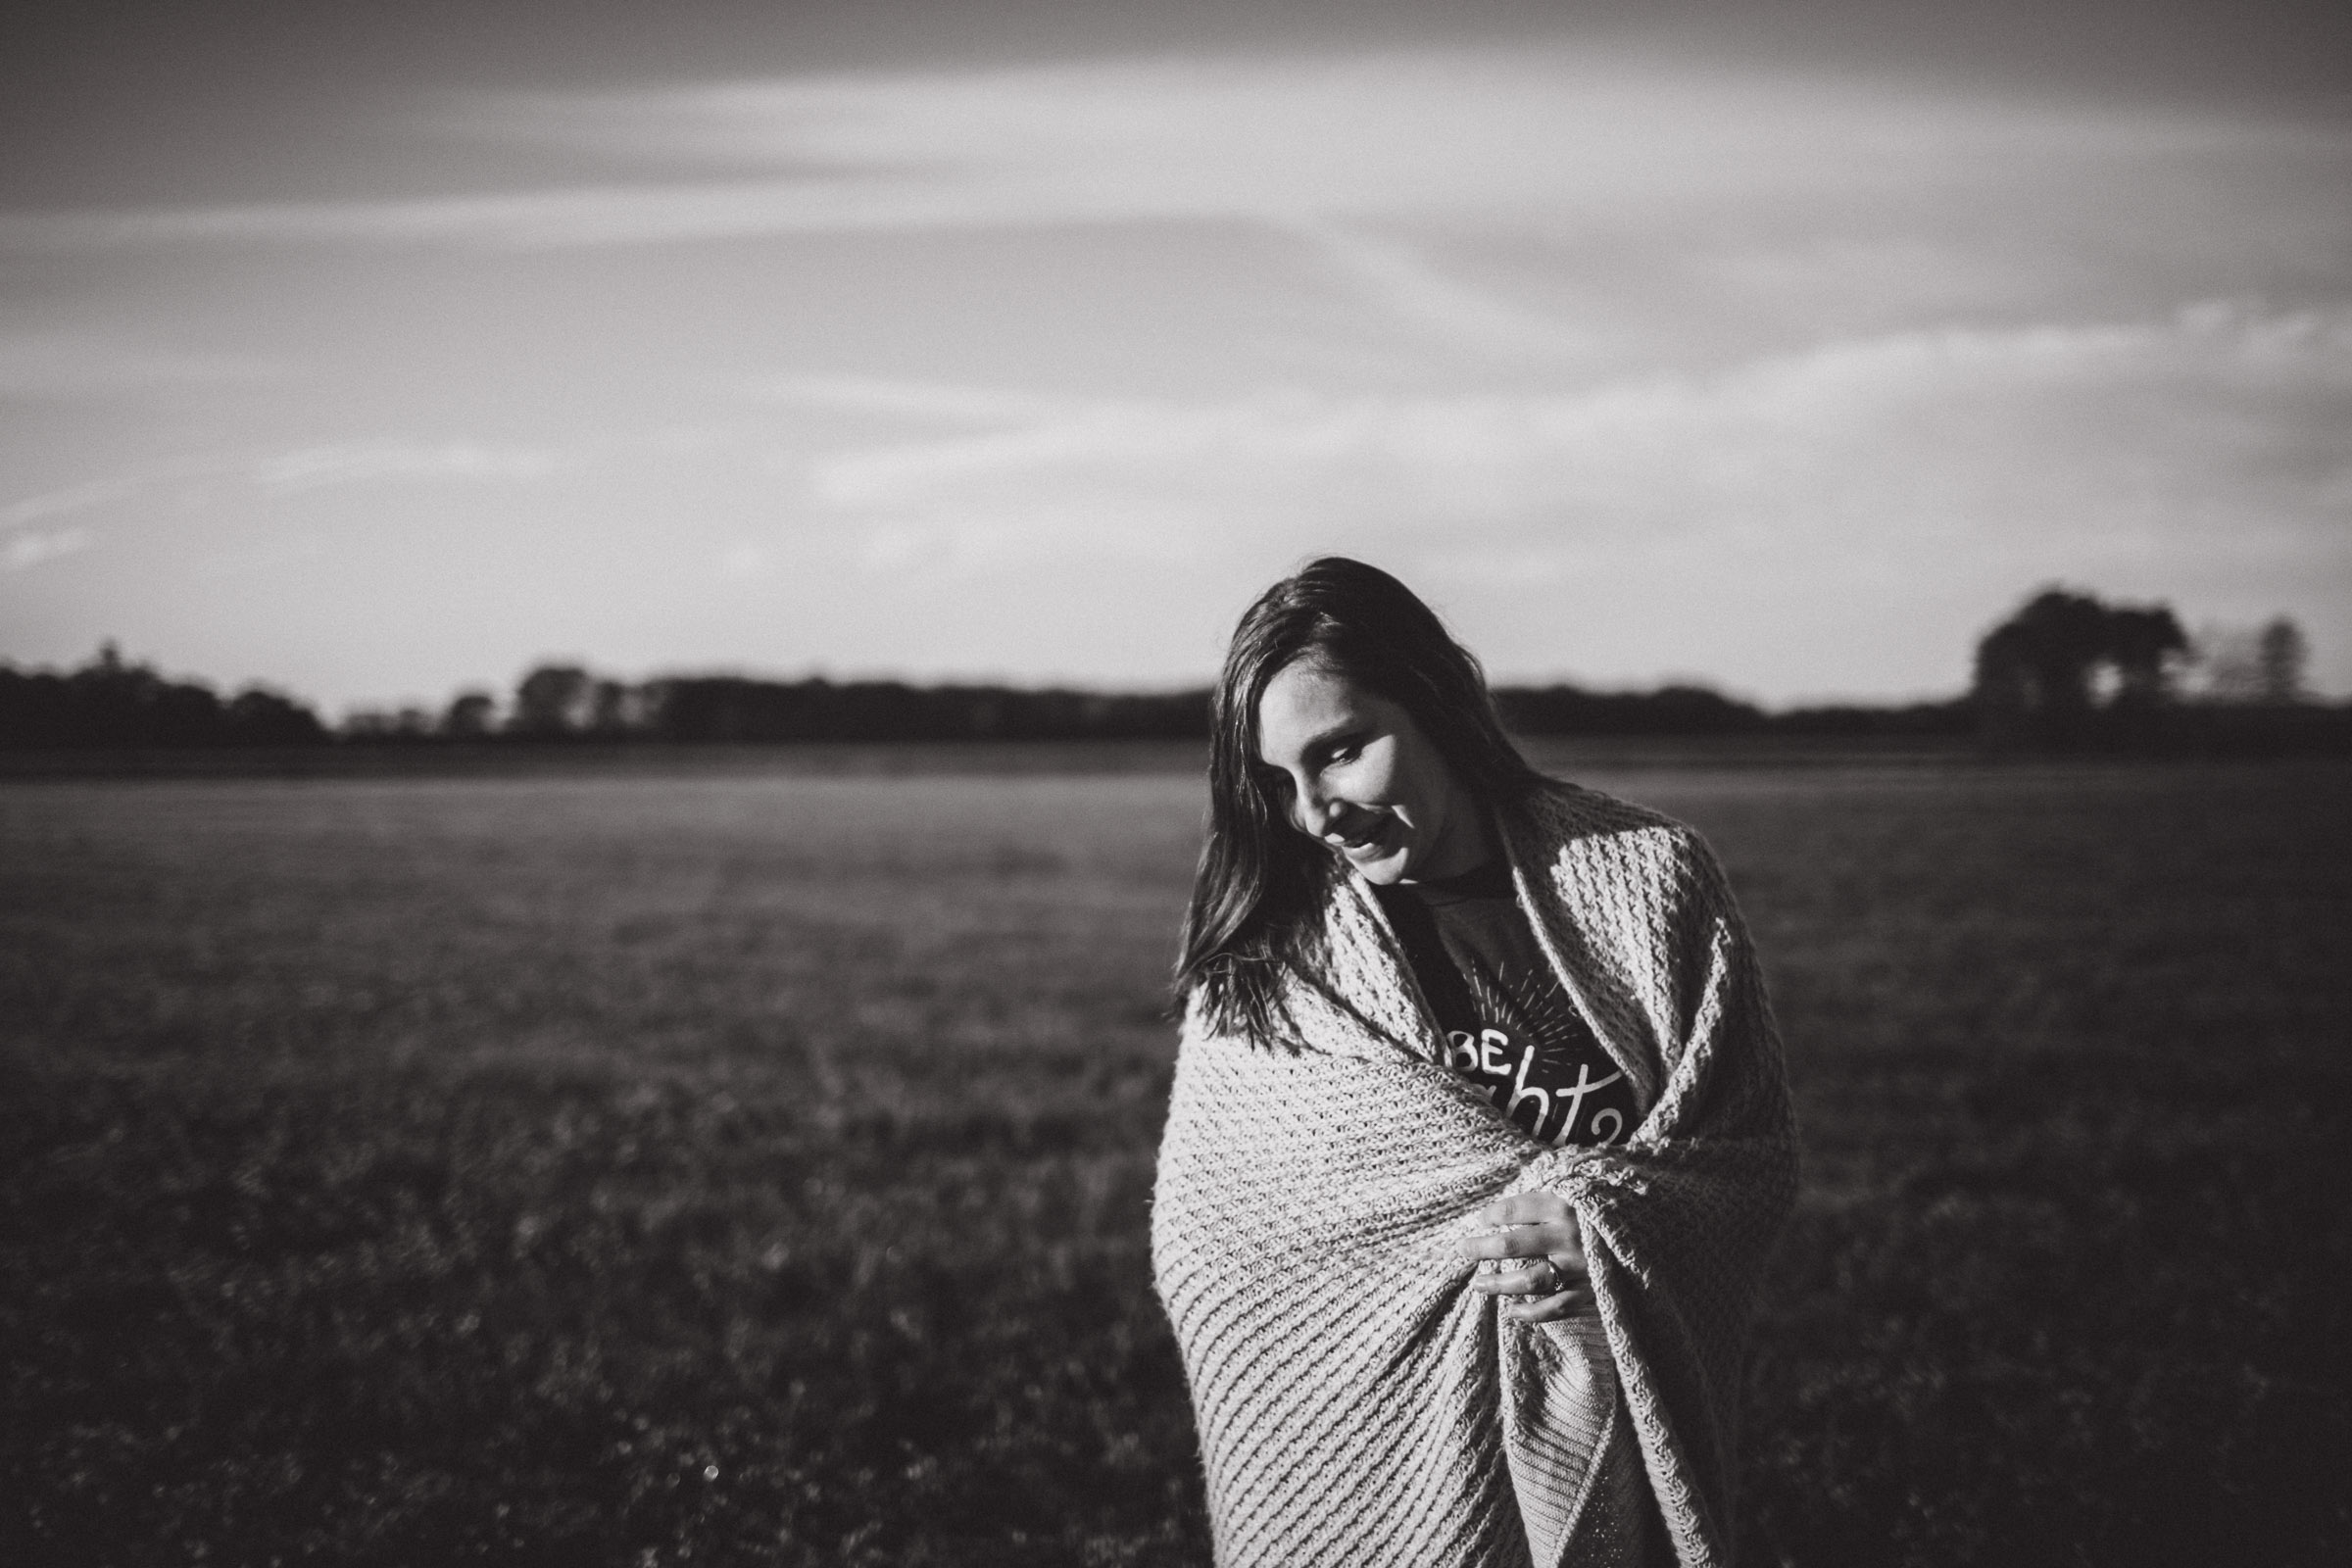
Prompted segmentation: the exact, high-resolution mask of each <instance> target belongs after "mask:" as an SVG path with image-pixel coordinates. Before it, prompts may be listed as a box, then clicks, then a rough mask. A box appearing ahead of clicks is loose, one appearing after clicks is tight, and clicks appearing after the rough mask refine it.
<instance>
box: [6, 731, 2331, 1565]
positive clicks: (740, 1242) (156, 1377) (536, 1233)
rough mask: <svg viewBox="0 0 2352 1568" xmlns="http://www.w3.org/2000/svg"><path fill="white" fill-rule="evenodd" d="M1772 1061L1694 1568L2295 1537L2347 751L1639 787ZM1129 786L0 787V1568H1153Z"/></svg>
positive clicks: (1723, 779) (993, 782) (1143, 877)
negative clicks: (1739, 1307) (1773, 1044)
mask: <svg viewBox="0 0 2352 1568" xmlns="http://www.w3.org/2000/svg"><path fill="white" fill-rule="evenodd" d="M1587 776H1588V778H1589V779H1590V781H1591V782H1593V783H1596V784H1598V785H1600V786H1601V787H1604V788H1609V789H1612V790H1615V791H1616V792H1618V793H1621V794H1627V795H1630V796H1633V797H1634V798H1636V799H1640V800H1643V801H1646V802H1648V803H1650V804H1653V805H1656V806H1659V807H1662V808H1664V809H1668V810H1671V811H1673V812H1675V813H1676V814H1678V815H1681V816H1683V817H1685V818H1686V819H1688V820H1691V821H1692V822H1694V823H1696V824H1697V825H1699V826H1700V827H1702V828H1703V829H1704V830H1705V831H1706V832H1707V833H1708V834H1709V836H1710V837H1711V838H1712V839H1713V840H1714V842H1715V843H1716V845H1717V847H1718V848H1719V849H1720V850H1721V851H1722V853H1723V855H1724V857H1725V858H1726V860H1727V861H1728V863H1729V865H1730V867H1731V870H1732V874H1733V877H1734V880H1735V883H1736V885H1737V886H1738V887H1739V889H1740V894H1741V897H1742V899H1743V901H1744V903H1745V905H1746V907H1747V909H1748V912H1749V916H1750V920H1751V923H1752V924H1753V925H1754V927H1755V929H1756V932H1757V937H1758V941H1759V943H1760V945H1761V947H1762V949H1763V953H1764V956H1765V959H1766V962H1767V964H1768V966H1769V970H1770V974H1771V977H1772V980H1773V983H1774V986H1775V991H1776V996H1777V999H1778V1002H1779V1005H1780V1010H1781V1014H1782V1019H1783V1025H1784V1029H1785V1031H1786V1033H1787V1035H1788V1037H1789V1056H1790V1062H1791V1070H1792V1072H1793V1074H1794V1077H1795V1083H1796V1092H1797V1098H1798V1105H1799V1114H1800V1116H1801V1117H1802V1120H1803V1131H1804V1139H1805V1150H1806V1157H1807V1168H1806V1179H1807V1184H1806V1190H1805V1194H1804V1197H1803V1199H1802V1201H1801V1203H1800V1206H1799V1210H1798V1213H1797V1215H1796V1218H1795V1220H1794V1222H1793V1224H1792V1227H1791V1229H1790V1231H1789V1235H1788V1237H1787V1239H1786V1241H1785V1243H1784V1245H1783V1247H1782V1250H1781V1251H1780V1253H1779V1255H1778V1261H1777V1264H1776V1268H1775V1274H1774V1280H1773V1290H1772V1296H1771V1300H1770V1304H1769V1307H1768V1311H1767V1315H1766V1319H1765V1321H1764V1322H1763V1323H1762V1325H1761V1327H1760V1332H1759V1335H1758V1351H1757V1356H1756V1360H1755V1367H1754V1375H1753V1382H1752V1397H1751V1402H1750V1407H1749V1415H1748V1428H1747V1434H1746V1448H1747V1471H1746V1474H1747V1485H1746V1491H1745V1495H1744V1497H1743V1505H1742V1513H1743V1526H1742V1528H1743V1535H1744V1538H1745V1550H1746V1556H1747V1559H1748V1561H1750V1562H1751V1563H1753V1562H1764V1563H1773V1562H1792V1563H1801V1564H1841V1563H1895V1564H1904V1563H1921V1564H1926V1563H1976V1562H1987V1563H1989V1562H1998V1563H2002V1564H2037V1563H2090V1564H2118V1565H2124V1564H2134V1565H2136V1564H2152V1563H2174V1562H2179V1563H2190V1562H2195V1563H2210V1562H2216V1561H2229V1562H2259V1563H2263V1564H2266V1565H2291V1564H2302V1563H2310V1564H2319V1563H2334V1562H2341V1561H2344V1560H2347V1558H2348V1557H2352V1480H2348V1479H2347V1478H2348V1477H2352V1467H2347V1466H2346V1465H2345V1464H2344V1462H2343V1460H2342V1457H2341V1456H2342V1455H2343V1454H2344V1453H2346V1452H2348V1451H2352V1375H2348V1373H2352V1367H2348V1366H2347V1353H2346V1349H2345V1346H2346V1343H2347V1338H2348V1336H2352V1320H2348V1319H2352V1314H2348V1313H2347V1311H2346V1308H2345V1305H2344V1299H2345V1298H2344V1295H2343V1293H2342V1289H2341V1285H2340V1281H2342V1280H2343V1279H2345V1278H2347V1277H2352V1256H2347V1252H2348V1250H2352V1247H2348V1243H2352V1179H2348V1177H2347V1166H2346V1154H2347V1150H2348V1148H2352V1145H2348V1143H2347V1134H2348V1133H2352V1125H2348V1123H2352V1114H2348V1101H2347V1096H2346V1094H2345V1089H2346V1078H2347V1051H2348V1050H2352V768H2346V767H2341V766H2323V765H2312V766H2302V767H2290V766H2277V767H2270V768H2263V767H2257V766H2245V767H2228V766H2205V767H2186V766H2183V767H2144V768H2129V769H2125V768H2116V769H2102V768H2090V767H2080V768H2063V769H2059V768H2052V769H2028V768H1978V767H1968V766H1928V765H1908V766H1885V767H1876V768H1838V767H1828V766H1820V765H1805V766H1785V765H1778V766H1758V767H1736V766H1707V767H1683V768H1678V767H1672V766H1663V765H1658V766H1636V765H1628V764H1627V763H1625V762H1623V761H1620V762H1618V763H1617V764H1614V765H1611V766H1608V767H1605V768H1602V769H1600V770H1599V771H1596V772H1589V773H1588V774H1587ZM1199 807H1200V799H1199V786H1198V784H1197V783H1196V782H1195V781H1194V780H1192V779H1190V778H1187V777H1185V776H1182V775H1180V774H1175V773H1162V772H1152V771H1135V770H1132V769H1130V770H1126V771H1118V772H1102V773H1094V774H1082V773H1068V774H1063V773H1056V772H1054V771H1050V770H1045V771H1040V770H1034V769H1033V770H1030V771H1025V772H1021V773H1018V774H1000V773H994V772H988V771H968V770H967V771H960V772H926V771H916V772H900V773H895V774H891V775H888V776H884V775H880V774H870V775H869V774H864V773H860V772H858V771H857V770H855V769H847V770H845V769H841V768H834V769H832V770H830V771H820V772H816V773H809V772H795V771H790V770H786V769H782V768H760V767H757V766H750V765H746V766H743V767H737V768H729V769H718V770H711V769H706V770H702V771H699V772H690V771H680V772H674V773H663V772H661V771H659V770H653V771H645V770H639V771H623V770H617V769H585V770H579V771H574V772H569V773H563V772H554V773H545V772H543V773H539V774H535V775H532V776H527V777H499V776H478V777H464V778H431V777H403V778H396V779H377V780H369V779H365V778H337V779H317V780H295V781H256V780H237V779H228V778H214V779H176V780H150V781H131V782H117V783H105V782H92V781H82V782H16V783H9V784H0V933H4V936H0V1344H4V1345H5V1351H4V1352H0V1367H4V1369H5V1372H4V1378H5V1381H4V1382H0V1563H7V1564H10V1565H25V1568H35V1565H45V1564H51V1563H56V1564H77V1565H78V1564H147V1563H158V1564H160V1563H172V1564H180V1563H189V1562H198V1561H203V1562H209V1563H234V1564H245V1563H250V1564H256V1565H260V1564H268V1563H271V1562H288V1563H290V1562H297V1561H303V1560H319V1561H332V1562H348V1563H385V1564H394V1563H400V1564H438V1563H443V1562H456V1561H471V1560H492V1561H505V1562H540V1563H547V1564H564V1565H597V1564H640V1563H671V1562H680V1563H718V1564H732V1563H753V1562H758V1563H780V1564H798V1563H809V1564H816V1563H828V1564H829V1563H853V1564H856V1563H905V1564H933V1563H936V1564H993V1563H1004V1564H1012V1563H1019V1564H1023V1565H1029V1564H1060V1563H1071V1564H1079V1563H1086V1564H1110V1563H1153V1564H1162V1563H1164V1564H1176V1563H1205V1561H1206V1542H1205V1536H1204V1527H1203V1524H1202V1520H1201V1507H1200V1496H1199V1484H1198V1479H1197V1473H1196V1468H1195V1464H1194V1459H1193V1451H1192V1432H1191V1425H1190V1418H1189V1414H1188V1412H1187V1410H1186V1407H1185V1400H1184V1394H1183V1388H1182V1382H1181V1378H1180V1374H1179V1372H1178V1368H1177V1365H1176V1361H1175V1356H1174V1352H1173V1349H1172V1348H1171V1346H1170V1344H1169V1341H1168V1337H1167V1334H1166V1330H1165V1327H1164V1324H1163V1322H1162V1320H1161V1319H1160V1317H1159V1314H1158V1311H1157V1308H1156V1306H1155V1304H1154V1302H1153V1300H1152V1296H1151V1291H1150V1284H1149V1277H1148V1267H1147V1258H1146V1242H1145V1228H1146V1204H1147V1200H1148V1195H1149V1191H1150V1186H1151V1179H1152V1146H1153V1143H1154V1140H1155V1138H1156V1136H1157V1132H1158V1126H1159V1121H1160V1117H1161V1114H1162V1109H1163V1104H1164V1097H1165V1093H1166V1087H1167V1081H1168V1067H1169V1061H1170V1056H1171V1047H1172V1039H1171V1031H1170V1029H1169V1028H1168V1026H1167V1025H1166V1024H1165V1023H1164V1022H1163V1021H1161V1019H1160V1017H1159V1013H1158V1008H1159V1005H1160V993H1159V986H1160V981H1161V976H1162V974H1163V971H1164V967H1165V962H1166V958H1167V956H1168V949H1169V945H1170V941H1171V935H1172V931H1173V926H1174V922H1175V919H1176V915H1177V911H1178V909H1179V907H1180V905H1181V901H1182V898H1183V895H1184V890H1185V886H1186V883H1187V880H1188V877H1189V873H1190V865H1191V859H1192V856H1193V853H1194V849H1195V840H1196V834H1197V831H1198V826H1197V824H1198V816H1199Z"/></svg>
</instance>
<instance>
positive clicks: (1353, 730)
mask: <svg viewBox="0 0 2352 1568" xmlns="http://www.w3.org/2000/svg"><path fill="white" fill-rule="evenodd" d="M1369 728H1371V726H1370V725H1368V724H1366V723H1365V722H1364V721H1363V720H1362V719H1360V718H1348V719H1343V720H1341V721H1340V722H1339V723H1337V724H1334V725H1332V726H1331V727H1330V728H1329V729H1324V730H1318V731H1316V732H1315V733H1314V734H1312V735H1309V736H1308V737H1307V738H1306V744H1305V745H1304V746H1301V747H1300V748H1299V752H1300V754H1301V755H1302V756H1307V757H1314V756H1318V755H1320V754H1322V753H1325V752H1331V751H1336V750H1338V749H1339V747H1340V746H1341V745H1343V744H1344V743H1346V742H1348V741H1351V740H1356V739H1358V738H1360V737H1361V736H1362V735H1363V733H1364V732H1365V731H1366V730H1368V729H1369Z"/></svg>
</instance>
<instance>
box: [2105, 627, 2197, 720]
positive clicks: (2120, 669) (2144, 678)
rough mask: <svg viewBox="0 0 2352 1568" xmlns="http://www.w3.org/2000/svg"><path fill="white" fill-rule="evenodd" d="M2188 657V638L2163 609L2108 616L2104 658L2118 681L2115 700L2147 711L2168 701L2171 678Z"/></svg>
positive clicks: (2171, 692)
mask: <svg viewBox="0 0 2352 1568" xmlns="http://www.w3.org/2000/svg"><path fill="white" fill-rule="evenodd" d="M2187 653H2188V634H2187V633H2186V632H2184V631H2182V630H2181V629H2180V621H2179V620H2178V619H2177V618H2175V616H2174V614H2173V613H2172V611H2171V609H2170V608H2169V607H2167V606H2164V605H2149V606H2145V607H2141V608H2133V607H2131V606H2128V605H2126V606H2118V607H2116V608H2114V609H2111V610H2109V611H2108V612H2107V649H2106V658H2107V661H2108V662H2109V663H2111V664H2112V665H2113V666H2114V668H2115V672H2116V675H2117V677H2118V684H2117V688H2116V694H2115V700H2116V701H2117V702H2119V703H2122V704H2125V705H2127V706H2139V707H2146V706H2151V705H2153V704H2157V703H2162V702H2167V701H2170V700H2171V698H2172V695H2173V675H2174V672H2175V670H2176V669H2177V668H2178V665H2179V661H2180V660H2181V659H2182V658H2184V657H2186V655H2187Z"/></svg>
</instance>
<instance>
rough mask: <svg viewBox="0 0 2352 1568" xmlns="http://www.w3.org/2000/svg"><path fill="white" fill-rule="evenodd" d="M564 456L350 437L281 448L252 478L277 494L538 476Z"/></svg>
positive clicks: (551, 470)
mask: <svg viewBox="0 0 2352 1568" xmlns="http://www.w3.org/2000/svg"><path fill="white" fill-rule="evenodd" d="M563 466H564V459H563V458H562V457H561V456H560V455H559V454H557V453H554V452H551V451H547V450H545V449H542V448H536V447H507V446H491V445H487V444H482V443H477V442H471V441H446V442H438V443H432V442H409V441H351V442H343V443H339V444H337V445H332V446H322V447H304V448H301V449H299V450H297V451H293V452H283V453H279V454H277V455H276V456H274V457H270V458H266V459H264V460H262V461H261V462H260V463H257V464H255V465H254V466H253V467H252V469H251V470H250V471H251V475H252V478H253V481H254V482H255V483H256V484H258V485H259V486H260V487H261V488H262V489H264V490H266V491H270V492H272V493H274V494H280V495H283V494H288V493H291V492H295V491H301V490H317V489H321V488H323V487H325V486H329V485H341V484H367V483H372V482H376V481H379V480H386V479H390V480H417V481H457V482H466V481H474V480H501V479H538V478H544V477H545V476H547V475H549V474H551V473H555V472H557V471H558V470H559V469H561V468H562V467H563Z"/></svg>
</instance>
